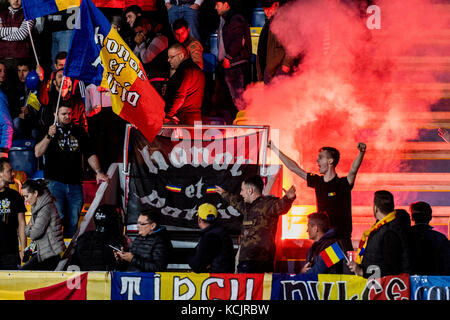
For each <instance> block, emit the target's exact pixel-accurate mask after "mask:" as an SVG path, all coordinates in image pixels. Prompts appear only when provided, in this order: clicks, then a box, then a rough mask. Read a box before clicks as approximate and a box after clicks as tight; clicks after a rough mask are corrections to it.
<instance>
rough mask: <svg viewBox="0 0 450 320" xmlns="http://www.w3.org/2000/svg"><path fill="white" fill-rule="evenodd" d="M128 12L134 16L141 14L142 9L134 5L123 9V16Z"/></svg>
mask: <svg viewBox="0 0 450 320" xmlns="http://www.w3.org/2000/svg"><path fill="white" fill-rule="evenodd" d="M128 12H133V13H134V14H135V15H136V16H137V15H138V14H139V13H140V14H142V13H143V11H142V8H141V7H139V6H138V5H135V4H133V5H131V6H129V7H127V8H125V10H124V12H123V14H124V15H126V14H127V13H128Z"/></svg>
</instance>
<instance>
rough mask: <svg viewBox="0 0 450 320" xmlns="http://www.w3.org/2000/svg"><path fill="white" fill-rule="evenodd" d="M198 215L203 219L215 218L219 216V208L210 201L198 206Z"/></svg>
mask: <svg viewBox="0 0 450 320" xmlns="http://www.w3.org/2000/svg"><path fill="white" fill-rule="evenodd" d="M198 216H199V217H200V219H202V220H206V221H211V220H214V219H216V218H217V209H216V207H215V206H213V205H212V204H210V203H204V204H202V205H200V206H199V207H198Z"/></svg>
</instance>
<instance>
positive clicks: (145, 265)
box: [127, 227, 172, 272]
mask: <svg viewBox="0 0 450 320" xmlns="http://www.w3.org/2000/svg"><path fill="white" fill-rule="evenodd" d="M171 251H172V243H171V242H170V239H169V233H168V232H167V230H166V228H165V227H160V228H159V229H157V230H156V231H154V232H153V233H151V234H149V235H147V236H145V237H142V236H137V237H136V239H134V241H133V243H132V245H131V249H130V252H131V253H132V254H133V256H134V257H133V259H132V260H131V263H130V265H129V266H128V269H127V271H133V272H156V271H164V270H165V269H166V268H167V265H168V261H169V257H170V254H171Z"/></svg>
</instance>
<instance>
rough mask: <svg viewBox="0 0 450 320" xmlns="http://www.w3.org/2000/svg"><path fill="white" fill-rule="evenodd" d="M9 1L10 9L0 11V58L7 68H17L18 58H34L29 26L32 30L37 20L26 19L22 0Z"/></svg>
mask: <svg viewBox="0 0 450 320" xmlns="http://www.w3.org/2000/svg"><path fill="white" fill-rule="evenodd" d="M8 2H9V7H8V9H6V10H4V11H2V12H0V59H3V60H4V61H5V65H6V68H7V69H11V70H16V68H17V59H30V58H32V52H31V42H30V39H29V36H30V35H29V32H28V27H29V30H32V29H33V27H34V24H35V23H36V21H35V20H29V21H26V20H25V17H24V14H23V9H22V1H21V0H8ZM27 23H28V26H27Z"/></svg>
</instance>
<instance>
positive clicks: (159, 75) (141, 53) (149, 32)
mask: <svg viewBox="0 0 450 320" xmlns="http://www.w3.org/2000/svg"><path fill="white" fill-rule="evenodd" d="M133 29H134V32H135V34H136V35H135V37H134V41H135V42H136V47H135V48H134V53H135V54H136V56H137V57H138V58H139V59H140V60H141V61H142V63H143V65H144V70H145V72H146V73H147V78H148V79H149V80H150V82H152V84H153V86H154V87H155V88H156V90H157V91H158V92H160V93H161V92H162V86H163V84H164V83H165V81H166V80H167V79H168V78H169V69H170V67H169V64H168V63H167V48H168V44H169V40H168V37H167V36H166V35H165V34H163V32H162V31H163V25H162V23H160V22H158V21H157V20H156V19H150V18H147V17H144V16H140V17H137V18H136V20H135V21H134V25H133Z"/></svg>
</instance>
